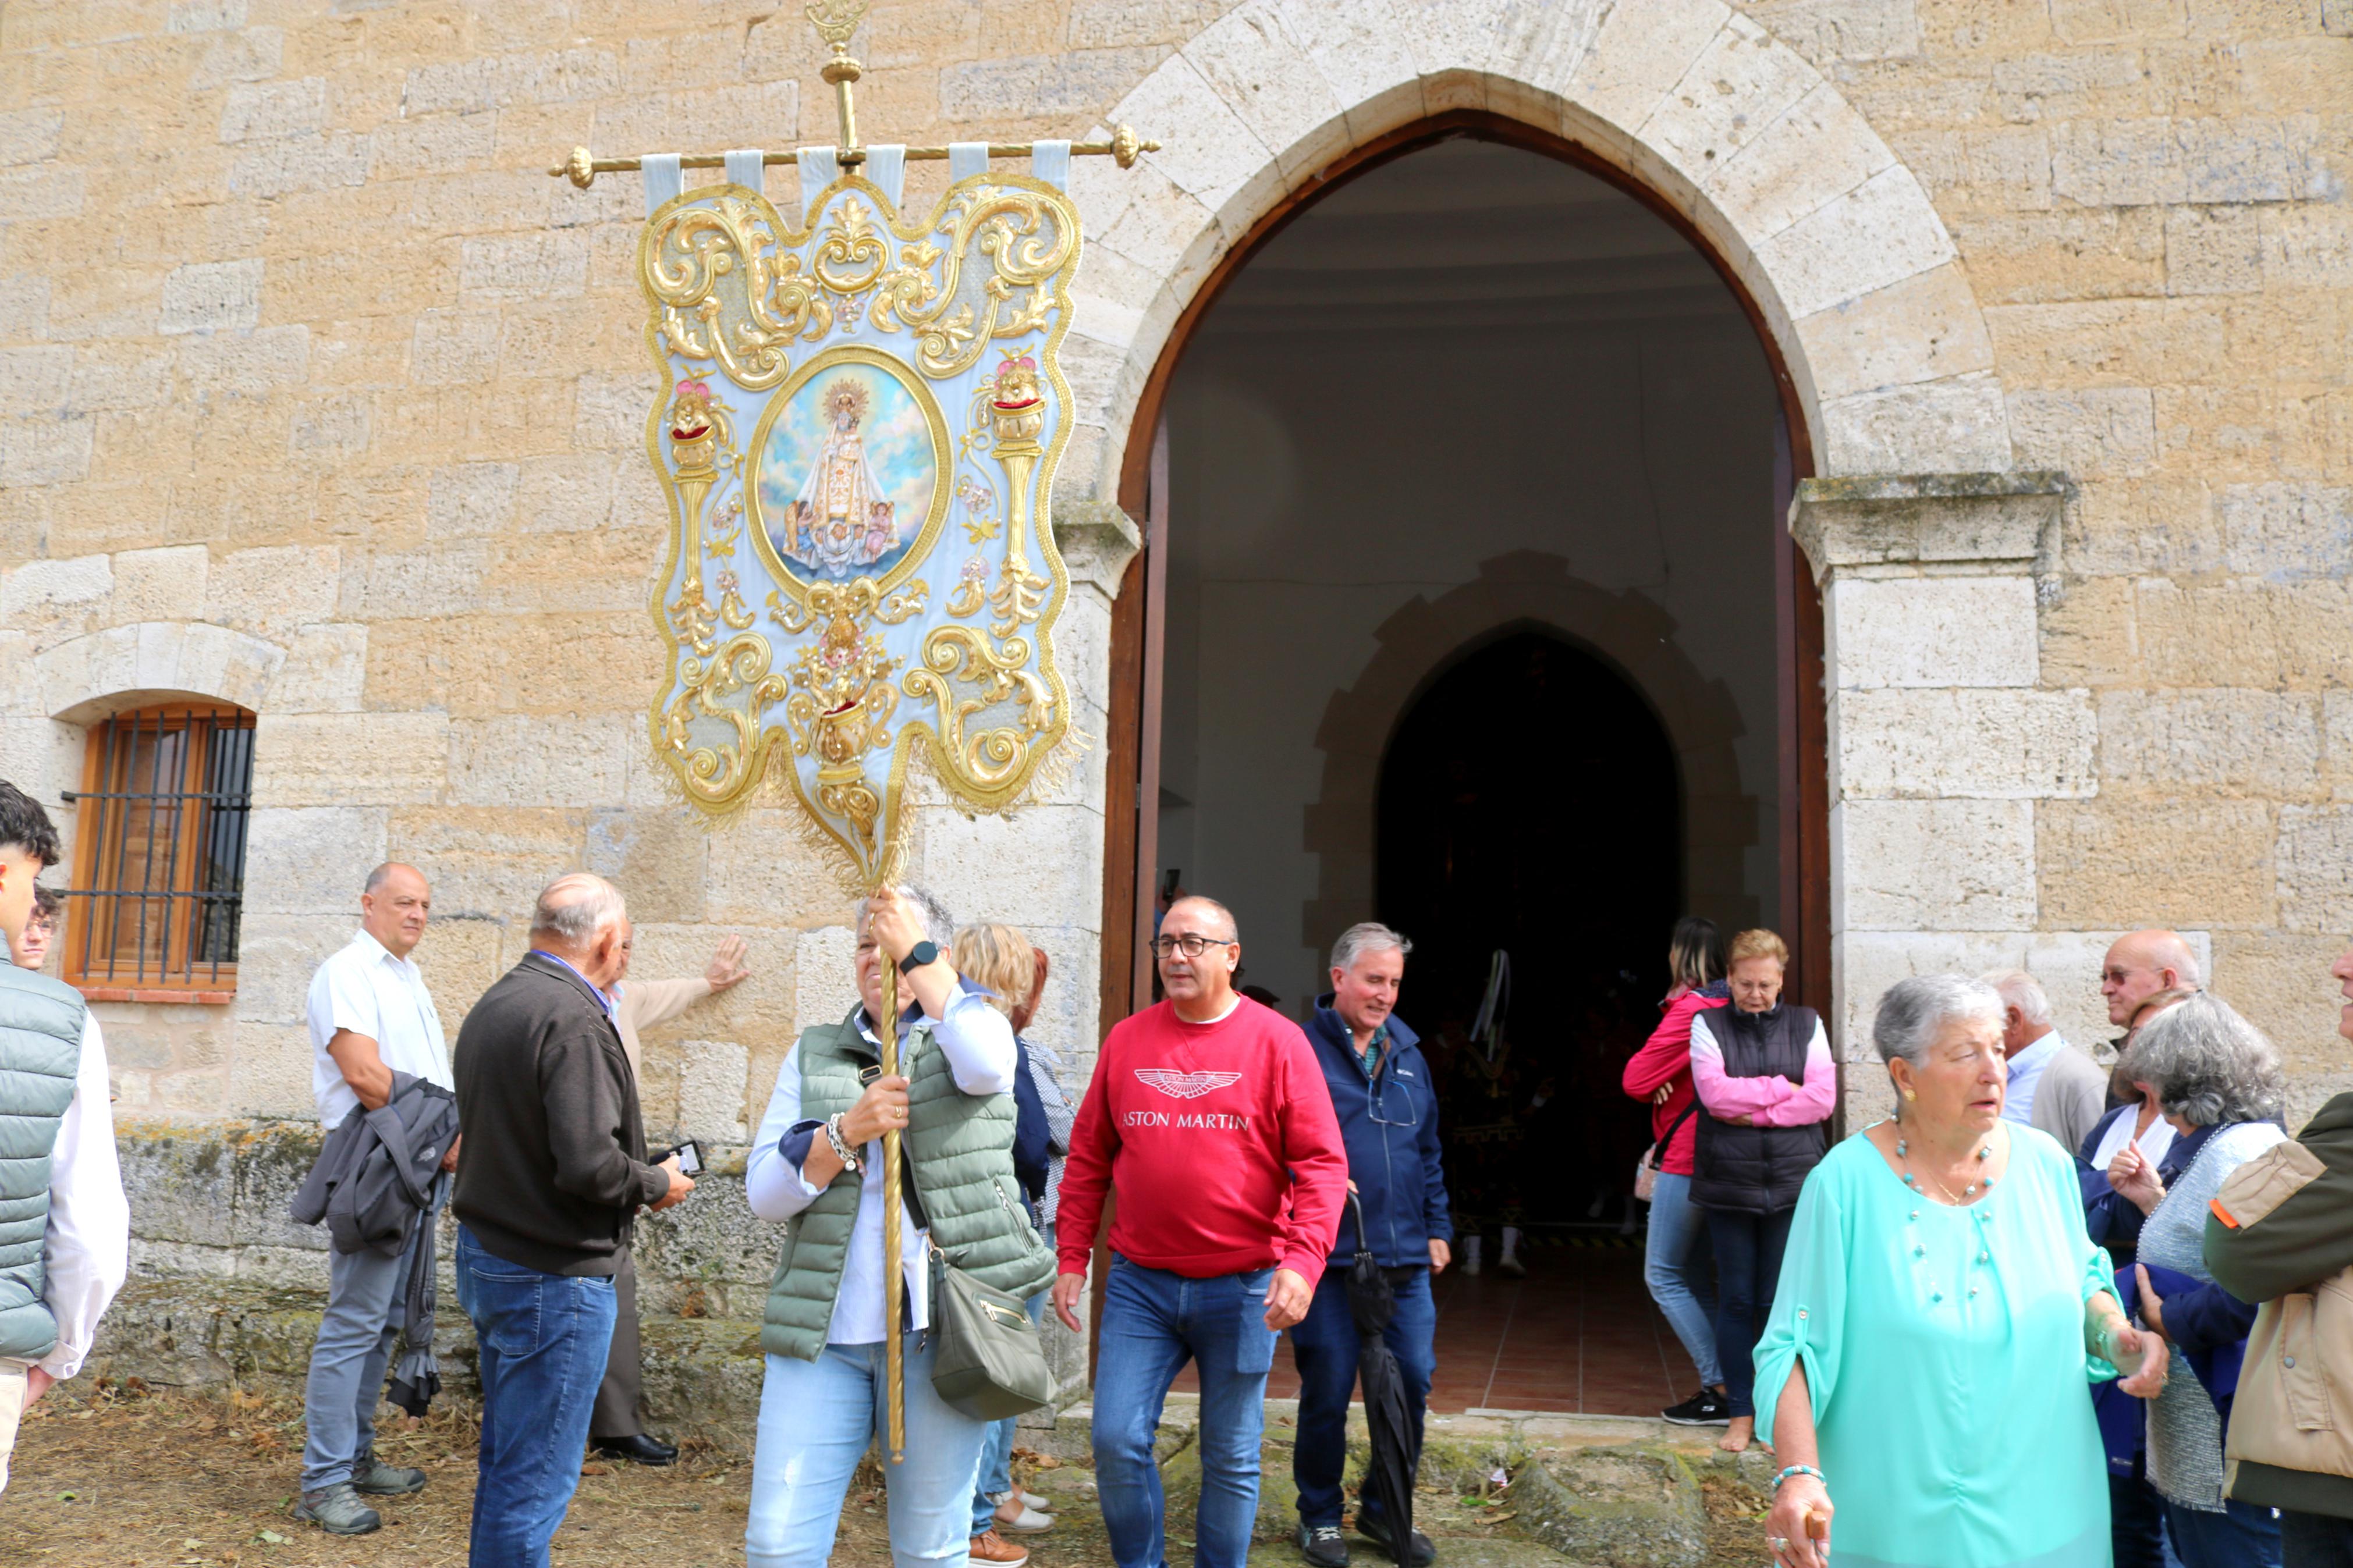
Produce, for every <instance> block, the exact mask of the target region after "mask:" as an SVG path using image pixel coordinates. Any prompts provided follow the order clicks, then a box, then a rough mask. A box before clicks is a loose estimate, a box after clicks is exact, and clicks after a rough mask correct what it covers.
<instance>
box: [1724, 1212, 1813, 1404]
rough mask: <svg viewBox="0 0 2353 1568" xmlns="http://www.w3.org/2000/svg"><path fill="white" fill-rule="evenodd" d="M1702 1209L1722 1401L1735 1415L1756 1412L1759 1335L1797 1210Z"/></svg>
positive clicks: (1769, 1312)
mask: <svg viewBox="0 0 2353 1568" xmlns="http://www.w3.org/2000/svg"><path fill="white" fill-rule="evenodd" d="M1704 1212H1705V1213H1706V1215H1707V1237H1708V1242H1709V1244H1710V1245H1711V1246H1712V1247H1714V1248H1715V1294H1716V1306H1715V1353H1716V1357H1717V1359H1718V1361H1720V1362H1721V1363H1723V1367H1724V1388H1725V1403H1726V1404H1728V1405H1731V1406H1732V1414H1733V1415H1735V1416H1736V1417H1737V1416H1742V1415H1756V1414H1757V1404H1756V1394H1757V1363H1756V1359H1755V1358H1756V1354H1757V1336H1758V1335H1759V1334H1761V1333H1763V1332H1764V1331H1765V1320H1766V1319H1767V1318H1769V1317H1771V1316H1772V1315H1773V1288H1774V1287H1775V1286H1776V1285H1778V1284H1779V1283H1780V1279H1781V1254H1782V1252H1783V1250H1784V1249H1786V1248H1787V1247H1788V1245H1789V1222H1790V1221H1791V1220H1792V1219H1794V1218H1796V1217H1797V1213H1798V1211H1797V1210H1796V1209H1794V1208H1786V1209H1783V1210H1782V1211H1781V1212H1780V1213H1779V1214H1768V1215H1753V1214H1729V1213H1726V1212H1725V1211H1724V1210H1722V1209H1709V1210H1706V1211H1704Z"/></svg>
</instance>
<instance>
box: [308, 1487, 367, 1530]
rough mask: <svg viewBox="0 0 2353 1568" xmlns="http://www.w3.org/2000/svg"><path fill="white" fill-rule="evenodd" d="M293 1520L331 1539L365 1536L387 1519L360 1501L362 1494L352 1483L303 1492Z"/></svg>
mask: <svg viewBox="0 0 2353 1568" xmlns="http://www.w3.org/2000/svg"><path fill="white" fill-rule="evenodd" d="M294 1517H295V1518H296V1519H298V1520H301V1521H303V1522H305V1523H308V1524H315V1525H317V1526H318V1527H319V1528H320V1529H321V1530H323V1531H326V1532H327V1533H328V1534H329V1535H366V1534H368V1533H370V1532H371V1531H375V1530H379V1529H381V1528H383V1525H384V1516H383V1515H382V1514H379V1513H378V1512H376V1510H374V1509H372V1508H370V1507H368V1505H367V1504H365V1503H364V1502H362V1501H360V1494H359V1493H357V1492H355V1491H353V1489H352V1483H351V1482H349V1481H337V1482H336V1483H335V1484H334V1485H333V1486H331V1487H321V1488H320V1489H318V1490H317V1491H314V1492H304V1493H303V1494H302V1500H301V1502H299V1503H297V1504H295V1505H294Z"/></svg>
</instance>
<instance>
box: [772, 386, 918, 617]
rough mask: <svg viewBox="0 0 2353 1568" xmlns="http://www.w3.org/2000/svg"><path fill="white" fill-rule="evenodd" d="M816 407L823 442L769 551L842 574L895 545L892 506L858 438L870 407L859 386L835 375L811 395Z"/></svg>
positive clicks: (829, 573) (814, 570) (811, 567)
mask: <svg viewBox="0 0 2353 1568" xmlns="http://www.w3.org/2000/svg"><path fill="white" fill-rule="evenodd" d="M818 407H819V408H820V409H822V410H823V412H824V416H825V444H824V446H823V447H820V448H819V449H818V454H817V460H816V461H815V462H813V463H811V464H810V465H809V471H808V477H807V479H804V480H803V481H802V483H801V489H800V493H799V494H798V495H797V496H795V497H794V498H793V500H792V502H791V503H790V504H789V505H788V506H786V509H785V526H784V535H785V536H784V538H783V539H781V540H779V541H777V548H778V550H779V551H780V552H782V553H783V554H785V555H786V556H787V557H789V558H790V559H792V560H793V561H795V562H797V563H799V564H800V565H803V566H806V567H807V568H808V569H809V571H810V572H812V573H814V574H816V575H818V576H820V577H837V578H838V577H848V576H849V575H851V574H854V573H856V572H858V571H860V569H863V568H869V567H871V566H872V565H873V564H874V563H876V562H878V561H880V560H881V559H882V557H883V556H885V555H887V554H889V553H890V552H892V551H893V550H895V549H897V548H898V546H899V526H898V521H897V519H898V508H897V507H896V506H895V505H894V504H893V503H892V500H891V499H890V497H889V495H888V494H887V493H886V492H885V491H884V490H883V488H882V485H881V482H880V481H879V480H878V479H876V478H875V476H874V468H873V465H872V464H871V463H870V462H868V460H867V457H866V442H865V438H864V437H862V436H861V435H860V426H862V425H863V424H864V423H865V421H866V416H867V414H868V412H869V407H870V399H869V396H868V394H867V390H866V388H865V386H864V385H863V384H861V383H860V382H859V381H856V380H853V379H851V378H850V377H849V376H846V375H845V376H841V377H839V378H838V379H836V380H834V381H832V382H830V383H828V384H827V386H826V388H825V390H824V392H823V393H821V394H820V395H819V396H818Z"/></svg>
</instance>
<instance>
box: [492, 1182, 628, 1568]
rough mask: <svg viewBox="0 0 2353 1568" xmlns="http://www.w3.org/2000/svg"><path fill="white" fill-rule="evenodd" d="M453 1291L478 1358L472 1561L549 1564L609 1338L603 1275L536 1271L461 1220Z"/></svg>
mask: <svg viewBox="0 0 2353 1568" xmlns="http://www.w3.org/2000/svg"><path fill="white" fill-rule="evenodd" d="M457 1271H458V1302H459V1305H460V1306H461V1307H463V1308H464V1309H465V1310H466V1316H467V1317H469V1318H470V1319H471V1320H473V1324H474V1342H475V1346H476V1350H477V1353H478V1354H479V1355H480V1360H481V1374H482V1443H481V1466H480V1480H479V1482H478V1483H477V1485H476V1488H475V1490H474V1524H473V1534H472V1545H471V1548H470V1552H469V1553H468V1556H467V1562H468V1563H470V1564H471V1568H547V1561H548V1552H547V1546H548V1542H551V1541H553V1540H554V1539H555V1531H556V1530H557V1528H558V1527H559V1526H561V1525H562V1524H563V1523H564V1510H565V1509H566V1508H568V1507H570V1506H571V1503H572V1494H573V1492H574V1490H575V1489H577V1488H578V1487H579V1485H580V1460H581V1458H582V1456H583V1454H584V1452H585V1451H586V1448H587V1447H588V1416H589V1413H590V1412H591V1411H592V1410H594V1409H595V1408H596V1385H597V1384H600V1383H602V1382H603V1381H604V1380H605V1359H606V1356H607V1352H609V1351H610V1350H611V1348H612V1343H613V1315H614V1310H615V1302H614V1294H613V1281H612V1279H611V1278H610V1277H609V1276H598V1277H588V1276H573V1275H564V1274H543V1273H541V1272H540V1271H539V1270H538V1269H536V1268H526V1267H525V1266H524V1265H522V1264H520V1263H510V1262H508V1261H507V1260H506V1259H505V1258H500V1257H497V1256H495V1255H494V1254H492V1253H491V1252H490V1251H488V1250H486V1249H485V1248H484V1247H482V1246H481V1245H480V1243H478V1242H477V1241H475V1239H474V1234H473V1232H472V1231H470V1230H468V1229H467V1228H466V1227H465V1226H459V1227H458V1269H457Z"/></svg>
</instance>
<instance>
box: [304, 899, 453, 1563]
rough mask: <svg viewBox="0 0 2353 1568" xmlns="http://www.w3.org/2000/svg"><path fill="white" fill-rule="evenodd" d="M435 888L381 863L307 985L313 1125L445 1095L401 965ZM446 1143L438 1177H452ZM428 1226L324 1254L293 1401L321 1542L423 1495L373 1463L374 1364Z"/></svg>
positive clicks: (419, 1475) (424, 1012)
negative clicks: (348, 934) (433, 1087)
mask: <svg viewBox="0 0 2353 1568" xmlns="http://www.w3.org/2000/svg"><path fill="white" fill-rule="evenodd" d="M432 912H433V889H431V888H429V887H427V885H426V882H425V876H424V873H422V872H420V871H419V870H417V868H416V867H414V866H404V865H401V864H400V863H398V862H397V861H387V862H386V863H385V864H384V865H381V866H378V867H377V868H375V870H373V871H370V872H369V873H368V875H367V881H366V883H365V884H364V886H363V887H362V888H361V889H360V929H359V930H358V931H356V932H354V933H353V937H352V940H351V941H350V942H348V943H346V944H345V945H344V946H343V948H342V949H341V950H340V951H338V952H335V953H333V954H332V955H331V956H329V958H328V959H327V961H326V962H325V963H322V964H321V965H319V971H318V973H315V974H313V975H312V976H311V994H310V1005H309V1013H310V1023H311V1095H312V1097H313V1099H314V1100H316V1101H317V1102H318V1107H319V1123H320V1125H321V1126H322V1127H324V1128H326V1129H328V1130H329V1131H332V1130H333V1129H334V1128H336V1127H339V1126H341V1125H342V1124H343V1120H344V1119H345V1118H346V1117H350V1116H364V1115H365V1114H366V1113H367V1112H369V1111H371V1110H382V1109H383V1108H384V1106H385V1104H386V1102H388V1101H389V1100H391V1099H392V1087H393V1080H392V1075H393V1074H394V1073H396V1072H405V1073H407V1074H408V1075H410V1076H411V1077H412V1078H421V1079H427V1081H429V1082H432V1083H438V1084H439V1085H440V1086H441V1087H442V1088H444V1089H453V1088H455V1087H456V1086H455V1082H454V1080H453V1079H451V1078H450V1076H449V1051H448V1045H447V1043H446V1042H445V1041H444V1040H443V1038H442V1036H441V1015H440V1014H439V1013H438V1012H436V1011H435V1010H434V1007H433V994H432V993H431V992H429V991H427V990H426V988H425V977H424V975H423V974H421V973H418V971H417V963H416V961H415V960H414V959H412V958H410V957H409V954H410V953H412V952H416V951H417V943H418V942H422V941H423V940H424V938H425V925H426V921H427V919H428V918H429V917H430V916H431V914H432ZM457 1163H458V1145H457V1144H456V1143H455V1142H453V1143H451V1144H450V1145H449V1152H448V1155H447V1156H446V1157H445V1158H444V1159H443V1160H442V1162H441V1168H442V1169H443V1170H444V1171H450V1170H454V1169H456V1168H457ZM426 1231H427V1227H426V1226H421V1225H419V1226H412V1227H411V1229H410V1233H409V1237H408V1242H407V1245H406V1246H405V1247H402V1248H401V1250H400V1252H399V1254H398V1256H396V1257H392V1258H387V1257H385V1255H384V1254H382V1253H380V1252H377V1251H375V1250H374V1249H373V1248H366V1249H363V1250H361V1251H359V1252H353V1253H345V1252H330V1253H329V1254H328V1259H327V1310H326V1315H325V1316H324V1317H322V1318H321V1319H320V1320H319V1337H318V1340H317V1341H316V1342H314V1343H313V1344H312V1345H311V1371H310V1376H309V1379H308V1381H307V1382H306V1383H305V1384H304V1386H303V1399H302V1426H303V1441H302V1498H301V1503H300V1504H299V1505H298V1506H297V1507H296V1509H295V1510H294V1517H295V1518H296V1519H300V1520H307V1521H310V1522H311V1523H312V1524H315V1525H317V1526H318V1527H319V1528H320V1529H322V1530H324V1531H327V1532H328V1533H329V1534H331V1535H365V1534H366V1533H368V1532H369V1531H372V1530H375V1529H376V1528H377V1527H378V1526H379V1525H381V1524H382V1523H383V1522H384V1521H383V1519H382V1517H381V1516H380V1515H378V1514H377V1512H376V1510H375V1508H373V1507H372V1506H370V1504H369V1503H368V1501H367V1500H368V1499H369V1498H371V1497H397V1496H400V1495H402V1494H404V1493H407V1492H414V1491H420V1490H422V1489H424V1486H425V1472H424V1471H423V1470H417V1469H410V1468H406V1467H403V1466H399V1465H387V1464H385V1463H384V1462H383V1461H382V1460H380V1459H378V1458H376V1457H375V1406H376V1401H377V1399H378V1398H379V1397H380V1396H381V1395H382V1394H383V1393H384V1373H385V1363H387V1362H388V1361H389V1360H390V1359H391V1356H392V1344H393V1341H394V1340H395V1339H396V1337H397V1336H398V1334H399V1324H400V1322H401V1321H403V1320H404V1318H405V1317H406V1314H405V1313H404V1312H399V1311H396V1310H395V1309H396V1307H398V1306H399V1305H400V1304H401V1303H402V1302H404V1301H405V1300H406V1299H407V1295H408V1276H409V1272H410V1270H411V1269H413V1268H415V1267H416V1263H417V1251H418V1248H419V1247H422V1246H423V1244H424V1237H425V1235H426Z"/></svg>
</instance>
